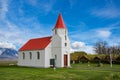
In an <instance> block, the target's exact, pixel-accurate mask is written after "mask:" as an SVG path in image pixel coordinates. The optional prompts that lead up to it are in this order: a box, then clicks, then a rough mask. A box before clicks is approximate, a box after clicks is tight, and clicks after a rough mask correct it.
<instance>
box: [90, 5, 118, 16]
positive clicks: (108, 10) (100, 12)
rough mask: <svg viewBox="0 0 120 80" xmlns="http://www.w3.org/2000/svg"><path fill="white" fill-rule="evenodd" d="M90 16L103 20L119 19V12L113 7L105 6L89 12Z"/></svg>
mask: <svg viewBox="0 0 120 80" xmlns="http://www.w3.org/2000/svg"><path fill="white" fill-rule="evenodd" d="M91 14H92V15H94V16H98V17H103V18H104V17H105V18H117V17H120V10H119V9H118V8H117V7H115V6H105V7H103V8H95V9H93V10H91Z"/></svg>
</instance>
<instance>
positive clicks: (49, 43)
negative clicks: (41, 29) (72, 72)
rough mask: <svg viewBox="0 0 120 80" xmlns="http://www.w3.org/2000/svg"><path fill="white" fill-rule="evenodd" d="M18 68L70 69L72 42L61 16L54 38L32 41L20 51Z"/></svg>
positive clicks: (54, 31)
mask: <svg viewBox="0 0 120 80" xmlns="http://www.w3.org/2000/svg"><path fill="white" fill-rule="evenodd" d="M18 66H28V67H43V68H48V67H50V66H55V67H70V41H69V37H68V31H67V28H66V26H65V24H64V21H63V19H62V15H61V14H59V16H58V19H57V22H56V25H55V27H54V28H53V36H48V37H42V38H35V39H30V40H29V41H28V42H27V43H26V44H24V45H23V46H22V47H21V48H20V49H19V53H18Z"/></svg>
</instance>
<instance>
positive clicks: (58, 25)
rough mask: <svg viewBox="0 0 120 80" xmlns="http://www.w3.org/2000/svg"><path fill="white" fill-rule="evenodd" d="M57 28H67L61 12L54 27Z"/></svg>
mask: <svg viewBox="0 0 120 80" xmlns="http://www.w3.org/2000/svg"><path fill="white" fill-rule="evenodd" d="M56 28H66V26H65V24H64V21H63V18H62V15H61V14H59V16H58V19H57V22H56V25H55V27H54V29H56Z"/></svg>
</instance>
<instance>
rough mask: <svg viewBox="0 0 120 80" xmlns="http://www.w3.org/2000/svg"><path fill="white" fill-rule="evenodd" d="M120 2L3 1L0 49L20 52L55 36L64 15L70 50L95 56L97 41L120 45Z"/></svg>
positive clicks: (90, 0)
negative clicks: (30, 43) (31, 41)
mask: <svg viewBox="0 0 120 80" xmlns="http://www.w3.org/2000/svg"><path fill="white" fill-rule="evenodd" d="M119 4H120V0H94V1H93V0H0V47H8V48H15V49H17V50H18V49H19V48H20V47H21V46H22V45H23V44H24V43H25V42H26V41H28V40H29V39H31V38H37V37H43V36H49V35H52V29H53V27H54V25H55V23H56V20H57V17H58V14H59V13H61V14H62V16H63V19H64V22H65V24H66V26H67V28H68V31H69V38H70V41H71V50H72V51H75V50H76V51H77V50H83V51H86V52H88V53H93V48H92V47H93V45H94V43H95V42H96V41H101V40H102V41H107V42H108V45H110V46H111V45H119V44H120V5H119Z"/></svg>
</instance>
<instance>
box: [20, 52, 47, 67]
mask: <svg viewBox="0 0 120 80" xmlns="http://www.w3.org/2000/svg"><path fill="white" fill-rule="evenodd" d="M38 51H39V52H40V59H37V52H38ZM23 52H24V53H25V59H23ZM29 52H31V53H32V59H30V54H29ZM18 65H19V66H29V67H45V50H34V51H19V53H18Z"/></svg>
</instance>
